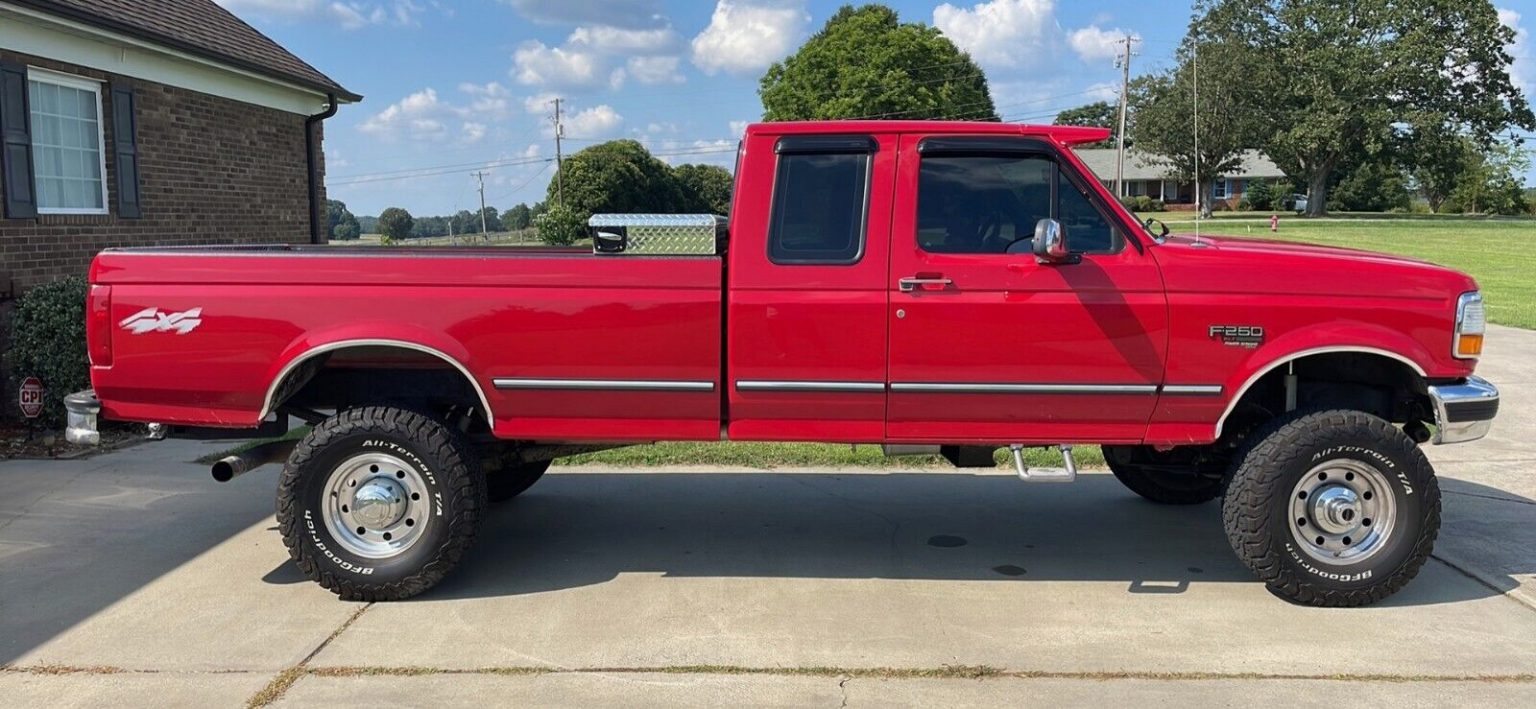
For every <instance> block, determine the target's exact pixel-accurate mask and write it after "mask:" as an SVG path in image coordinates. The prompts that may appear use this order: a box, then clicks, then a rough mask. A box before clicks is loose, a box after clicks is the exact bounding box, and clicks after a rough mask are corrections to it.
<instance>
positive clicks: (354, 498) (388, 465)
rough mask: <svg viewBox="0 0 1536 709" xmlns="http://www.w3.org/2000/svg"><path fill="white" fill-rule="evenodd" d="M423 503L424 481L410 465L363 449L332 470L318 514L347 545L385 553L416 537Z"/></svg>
mask: <svg viewBox="0 0 1536 709" xmlns="http://www.w3.org/2000/svg"><path fill="white" fill-rule="evenodd" d="M427 508H428V495H427V486H426V483H425V482H424V481H423V480H422V477H421V475H420V474H419V473H417V472H416V469H415V468H414V467H412V466H411V465H410V464H409V463H406V462H405V461H404V460H401V459H399V458H396V457H395V456H392V455H388V454H386V453H364V454H362V455H358V456H354V457H352V458H349V459H347V460H346V461H345V462H343V463H342V464H341V465H338V466H336V468H335V469H334V470H332V471H331V475H330V477H329V478H328V479H327V480H326V483H325V500H324V502H323V504H322V505H321V517H322V518H324V520H325V527H326V530H327V531H329V532H330V533H331V536H332V537H333V538H335V540H336V541H337V543H339V544H341V546H342V547H343V548H345V549H346V550H347V551H349V552H351V553H353V554H356V555H358V556H361V557H364V558H367V559H385V558H389V557H392V556H395V555H396V554H399V553H401V552H403V551H405V550H407V549H410V548H411V547H412V546H414V545H415V544H416V542H417V541H418V540H420V539H421V535H422V529H424V528H425V527H426V525H427V514H426V512H427Z"/></svg>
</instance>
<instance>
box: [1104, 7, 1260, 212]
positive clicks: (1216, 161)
mask: <svg viewBox="0 0 1536 709" xmlns="http://www.w3.org/2000/svg"><path fill="white" fill-rule="evenodd" d="M1194 37H1195V34H1194V30H1193V29H1192V30H1191V37H1188V38H1186V39H1185V40H1184V43H1183V44H1182V45H1180V47H1179V49H1178V52H1177V58H1178V60H1179V62H1178V65H1177V66H1176V67H1174V68H1172V69H1169V70H1167V71H1164V72H1162V73H1158V74H1153V75H1151V76H1146V77H1142V78H1140V79H1138V80H1137V81H1136V82H1135V83H1134V84H1132V86H1131V105H1132V106H1133V107H1134V108H1135V112H1136V122H1135V123H1133V124H1132V125H1131V130H1130V136H1128V137H1129V138H1132V139H1134V140H1135V142H1136V147H1137V148H1139V149H1140V150H1141V152H1142V153H1144V154H1146V155H1148V156H1150V158H1151V160H1152V162H1155V163H1160V164H1162V165H1163V166H1164V167H1165V168H1166V169H1167V170H1168V173H1169V175H1170V176H1171V177H1173V178H1175V179H1178V180H1185V181H1193V182H1195V183H1196V185H1197V191H1198V200H1199V202H1200V205H1201V212H1202V213H1203V214H1204V215H1205V216H1210V213H1211V205H1212V202H1213V200H1212V194H1211V188H1212V187H1213V185H1214V184H1215V181H1216V180H1218V179H1220V178H1222V177H1224V176H1226V175H1230V174H1232V173H1233V172H1234V171H1236V170H1237V169H1238V167H1239V166H1241V165H1242V161H1243V154H1244V153H1245V152H1246V151H1247V149H1248V148H1249V147H1250V146H1251V145H1252V141H1253V135H1254V125H1255V123H1254V118H1253V114H1252V109H1251V108H1249V107H1248V106H1246V105H1245V104H1244V103H1242V102H1241V101H1240V100H1239V98H1240V96H1242V95H1243V93H1244V92H1245V91H1246V90H1247V85H1246V83H1245V82H1244V79H1243V77H1242V76H1241V74H1240V73H1239V72H1238V71H1236V70H1235V68H1234V66H1233V65H1232V64H1231V63H1228V62H1226V61H1225V59H1226V58H1227V56H1228V55H1230V54H1232V53H1233V52H1234V50H1232V49H1231V48H1227V47H1200V49H1199V51H1200V55H1201V56H1200V68H1199V73H1198V80H1199V109H1200V110H1199V111H1198V113H1197V112H1196V110H1195V107H1196V103H1195V95H1196V94H1195V91H1196V70H1195V64H1194V52H1195V39H1194ZM1196 146H1198V150H1197V149H1196Z"/></svg>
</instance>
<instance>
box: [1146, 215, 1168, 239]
mask: <svg viewBox="0 0 1536 709" xmlns="http://www.w3.org/2000/svg"><path fill="white" fill-rule="evenodd" d="M1143 226H1145V227H1146V228H1147V233H1149V234H1153V235H1154V236H1156V237H1157V238H1159V239H1161V238H1164V237H1166V236H1168V225H1167V224H1164V223H1162V222H1161V221H1158V220H1157V219H1153V218H1149V219H1147V221H1146V222H1145V223H1144V224H1143Z"/></svg>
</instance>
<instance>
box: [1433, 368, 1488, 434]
mask: <svg viewBox="0 0 1536 709" xmlns="http://www.w3.org/2000/svg"><path fill="white" fill-rule="evenodd" d="M1429 399H1430V401H1431V402H1433V404H1434V407H1435V437H1434V443H1435V445H1437V446H1438V445H1442V444H1446V443H1466V442H1467V441H1475V440H1477V439H1479V438H1482V437H1483V436H1486V435H1488V429H1489V428H1490V427H1492V426H1493V417H1494V416H1496V415H1498V413H1499V390H1498V388H1496V387H1494V386H1493V385H1492V384H1490V383H1489V382H1488V380H1486V379H1482V378H1481V377H1468V378H1467V380H1466V381H1464V382H1460V383H1457V384H1442V385H1438V386H1431V387H1430V388H1429Z"/></svg>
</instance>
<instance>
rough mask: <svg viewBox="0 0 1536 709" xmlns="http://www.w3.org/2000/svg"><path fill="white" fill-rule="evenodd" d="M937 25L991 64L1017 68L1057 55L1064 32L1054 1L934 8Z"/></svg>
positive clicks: (1003, 1) (996, 0) (1016, 0)
mask: <svg viewBox="0 0 1536 709" xmlns="http://www.w3.org/2000/svg"><path fill="white" fill-rule="evenodd" d="M933 26H934V27H937V28H939V31H941V32H943V33H944V35H945V36H946V37H949V38H950V40H952V41H953V42H954V43H955V45H956V46H958V47H960V49H962V50H964V51H966V52H968V53H970V55H971V57H972V58H974V59H975V60H976V61H977V62H978V63H980V64H982V65H983V66H989V67H1015V66H1019V65H1020V64H1021V60H1023V61H1024V62H1036V63H1038V60H1039V59H1040V58H1042V57H1050V56H1052V55H1053V54H1054V51H1053V47H1052V45H1053V44H1054V42H1055V37H1056V36H1057V35H1059V34H1060V31H1061V30H1060V27H1059V26H1058V25H1057V24H1056V18H1055V5H1054V3H1053V2H1052V0H991V1H990V2H982V3H977V4H975V5H972V6H971V7H970V8H960V7H956V6H954V5H951V4H949V3H945V4H943V5H940V6H938V7H936V8H934V9H933Z"/></svg>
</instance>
